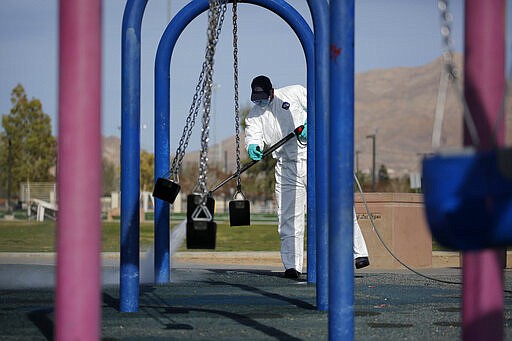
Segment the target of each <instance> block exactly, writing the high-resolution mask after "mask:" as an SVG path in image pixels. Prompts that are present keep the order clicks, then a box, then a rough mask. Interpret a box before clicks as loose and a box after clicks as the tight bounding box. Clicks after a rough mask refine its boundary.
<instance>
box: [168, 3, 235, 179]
mask: <svg viewBox="0 0 512 341" xmlns="http://www.w3.org/2000/svg"><path fill="white" fill-rule="evenodd" d="M224 11H225V10H224ZM214 16H215V17H217V18H218V13H217V14H215V15H214ZM209 18H210V14H209ZM223 21H224V19H223V15H222V18H221V20H220V21H219V20H216V21H214V22H213V24H215V25H216V26H215V27H214V30H213V31H214V32H215V37H214V38H215V40H217V39H218V36H219V34H220V31H221V28H222V23H223ZM210 24H211V23H210V20H209V25H210ZM208 30H209V31H210V26H209V27H208ZM215 44H216V41H215ZM209 53H210V50H209V49H208V48H207V49H206V52H205V60H204V62H203V65H202V69H201V73H200V75H199V80H198V82H197V85H196V92H195V94H194V97H193V99H192V104H191V106H190V109H189V114H188V116H187V119H186V121H185V127H184V128H183V133H182V135H181V138H180V142H179V144H178V148H177V149H176V153H175V156H174V159H173V161H172V164H171V169H170V171H169V172H168V173H167V174H171V177H174V178H175V179H177V178H178V173H179V172H180V170H181V167H182V164H183V158H184V157H185V151H186V149H187V147H188V143H189V140H190V136H191V135H192V128H193V127H194V125H195V120H196V118H197V114H198V112H199V108H200V106H201V102H202V101H203V98H204V93H205V88H206V87H207V81H206V80H205V78H204V76H205V73H206V72H207V69H208V68H209V63H210V58H209Z"/></svg>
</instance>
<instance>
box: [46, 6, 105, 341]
mask: <svg viewBox="0 0 512 341" xmlns="http://www.w3.org/2000/svg"><path fill="white" fill-rule="evenodd" d="M59 21H60V33H59V45H60V51H59V128H58V134H59V136H58V166H57V174H58V177H57V181H58V183H57V184H58V187H57V188H58V199H59V214H58V218H57V252H58V254H57V288H56V328H55V339H56V340H99V339H100V338H101V329H100V321H101V310H100V307H101V305H100V303H101V299H100V297H101V291H100V290H101V283H100V251H101V207H100V195H101V129H100V128H101V1H100V0H73V1H65V0H61V1H60V7H59Z"/></svg>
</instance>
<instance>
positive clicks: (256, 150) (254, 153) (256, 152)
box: [247, 144, 263, 161]
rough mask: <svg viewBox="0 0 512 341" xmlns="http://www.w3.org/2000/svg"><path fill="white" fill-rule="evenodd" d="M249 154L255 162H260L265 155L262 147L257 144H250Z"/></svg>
mask: <svg viewBox="0 0 512 341" xmlns="http://www.w3.org/2000/svg"><path fill="white" fill-rule="evenodd" d="M247 152H248V153H249V157H250V158H251V159H253V160H254V161H260V160H261V158H262V157H263V153H262V152H261V150H260V146H258V145H257V144H250V145H249V148H247Z"/></svg>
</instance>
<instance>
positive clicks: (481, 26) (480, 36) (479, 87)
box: [462, 0, 506, 341]
mask: <svg viewBox="0 0 512 341" xmlns="http://www.w3.org/2000/svg"><path fill="white" fill-rule="evenodd" d="M505 7H506V4H505V0H489V1H482V0H466V6H465V12H466V13H465V18H466V20H465V48H464V51H465V56H464V94H465V97H466V100H467V103H468V107H469V110H470V112H471V114H472V117H473V120H474V121H475V125H476V127H477V132H478V136H479V139H480V146H479V148H480V149H483V150H488V149H490V148H492V147H493V146H500V145H503V144H504V136H505V121H504V117H503V116H502V117H501V118H500V116H499V113H500V110H501V105H502V102H503V96H504V90H505V14H506V11H505ZM495 127H497V129H496V134H495V137H493V135H494V129H495ZM464 144H465V145H471V144H472V142H471V139H470V137H469V134H468V133H467V130H465V134H464ZM462 264H463V281H464V285H463V295H464V297H463V312H462V320H463V332H462V336H463V339H464V340H471V341H473V340H482V341H484V340H485V341H487V340H503V336H504V334H503V320H504V314H503V288H504V287H503V270H502V269H503V251H502V250H483V251H477V252H466V253H464V254H463V263H462Z"/></svg>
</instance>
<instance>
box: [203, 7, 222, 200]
mask: <svg viewBox="0 0 512 341" xmlns="http://www.w3.org/2000/svg"><path fill="white" fill-rule="evenodd" d="M209 4H210V8H209V11H208V23H209V25H208V46H207V51H206V56H207V58H206V61H207V63H206V73H205V75H206V78H205V83H206V84H205V91H204V98H203V108H204V110H203V120H202V123H203V127H202V131H201V153H200V158H199V179H198V188H199V191H200V193H201V206H205V205H206V199H207V196H208V188H207V185H206V182H207V173H208V136H209V132H210V108H211V94H212V88H213V64H214V58H213V57H214V55H215V48H216V46H217V42H218V38H219V35H220V31H221V28H222V23H223V21H224V14H225V12H226V9H227V0H221V1H219V0H210V1H209Z"/></svg>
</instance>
